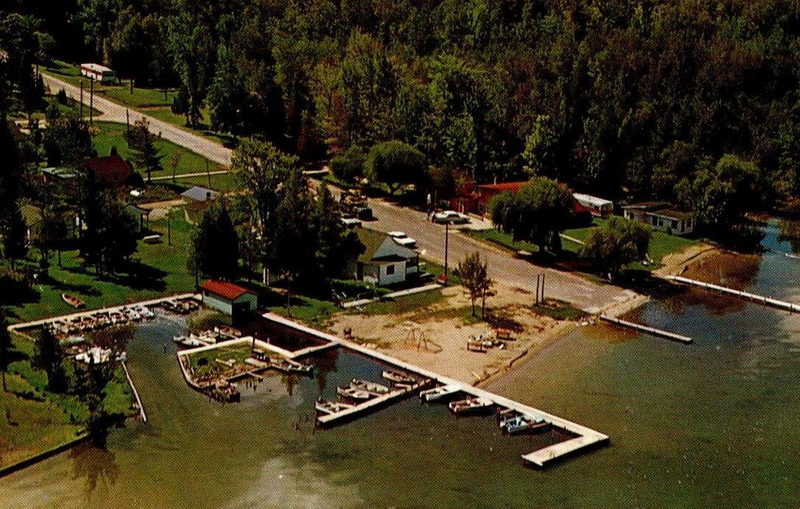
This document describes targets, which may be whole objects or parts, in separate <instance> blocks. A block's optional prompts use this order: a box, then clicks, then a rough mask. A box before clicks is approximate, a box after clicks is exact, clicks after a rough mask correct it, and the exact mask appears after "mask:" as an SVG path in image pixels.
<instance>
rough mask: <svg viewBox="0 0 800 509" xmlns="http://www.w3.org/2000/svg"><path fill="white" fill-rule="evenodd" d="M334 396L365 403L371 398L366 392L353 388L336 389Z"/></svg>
mask: <svg viewBox="0 0 800 509" xmlns="http://www.w3.org/2000/svg"><path fill="white" fill-rule="evenodd" d="M336 394H338V395H339V396H341V397H343V398H346V399H350V400H353V401H367V400H368V399H370V398H371V397H372V394H370V393H368V392H367V391H364V390H361V389H356V388H355V387H350V386H347V387H337V388H336Z"/></svg>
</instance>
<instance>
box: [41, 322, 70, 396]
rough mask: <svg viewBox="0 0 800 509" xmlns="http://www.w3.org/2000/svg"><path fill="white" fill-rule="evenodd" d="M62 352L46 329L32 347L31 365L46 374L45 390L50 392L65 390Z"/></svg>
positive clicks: (43, 329) (65, 382)
mask: <svg viewBox="0 0 800 509" xmlns="http://www.w3.org/2000/svg"><path fill="white" fill-rule="evenodd" d="M63 363H64V352H63V350H62V349H61V344H60V343H59V342H58V339H56V337H55V336H54V335H53V332H52V331H51V330H50V329H49V328H48V327H44V328H42V332H41V334H39V339H38V340H37V341H36V344H35V345H34V354H33V364H34V366H36V367H37V368H39V369H43V370H44V371H45V372H46V373H47V388H48V390H50V391H52V392H59V393H60V392H64V391H65V390H66V389H67V375H66V371H64V364H63Z"/></svg>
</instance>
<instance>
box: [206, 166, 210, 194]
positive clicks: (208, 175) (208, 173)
mask: <svg viewBox="0 0 800 509" xmlns="http://www.w3.org/2000/svg"><path fill="white" fill-rule="evenodd" d="M206 177H208V188H209V189H211V170H209V168H208V159H206Z"/></svg>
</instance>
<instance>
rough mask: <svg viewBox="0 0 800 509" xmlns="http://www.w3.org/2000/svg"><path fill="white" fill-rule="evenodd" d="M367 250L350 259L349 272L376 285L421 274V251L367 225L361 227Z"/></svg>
mask: <svg viewBox="0 0 800 509" xmlns="http://www.w3.org/2000/svg"><path fill="white" fill-rule="evenodd" d="M358 237H359V239H360V240H361V243H362V244H364V247H365V250H364V253H362V254H361V255H360V256H359V257H358V258H357V259H356V260H353V261H351V263H350V264H349V266H348V269H347V272H348V274H349V275H351V276H352V277H353V278H354V279H356V280H358V281H364V282H367V283H371V284H374V285H377V286H386V285H393V284H398V283H404V282H405V281H406V280H407V279H408V278H409V277H414V276H417V275H418V274H419V253H417V252H416V251H414V250H412V249H409V248H407V247H403V246H401V245H400V244H398V243H397V242H395V240H394V239H393V238H391V237H390V236H388V235H386V234H384V233H378V232H375V231H372V230H368V229H361V230H359V231H358Z"/></svg>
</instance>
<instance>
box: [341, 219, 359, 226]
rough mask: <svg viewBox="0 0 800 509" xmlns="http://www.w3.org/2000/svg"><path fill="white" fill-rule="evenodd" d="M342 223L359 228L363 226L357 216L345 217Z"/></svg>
mask: <svg viewBox="0 0 800 509" xmlns="http://www.w3.org/2000/svg"><path fill="white" fill-rule="evenodd" d="M341 219H342V224H344V225H345V227H347V228H357V227H359V226H361V220H360V219H357V218H355V217H343V218H341Z"/></svg>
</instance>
